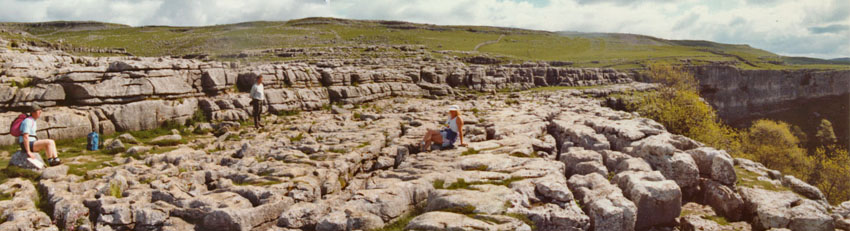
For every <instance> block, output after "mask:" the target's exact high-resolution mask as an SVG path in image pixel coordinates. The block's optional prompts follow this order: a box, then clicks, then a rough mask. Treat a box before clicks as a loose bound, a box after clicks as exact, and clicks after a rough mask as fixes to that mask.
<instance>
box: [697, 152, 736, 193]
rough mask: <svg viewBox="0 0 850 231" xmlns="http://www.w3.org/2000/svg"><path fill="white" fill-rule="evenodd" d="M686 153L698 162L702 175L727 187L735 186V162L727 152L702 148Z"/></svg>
mask: <svg viewBox="0 0 850 231" xmlns="http://www.w3.org/2000/svg"><path fill="white" fill-rule="evenodd" d="M686 153H688V154H690V155H691V157H692V158H693V159H694V161H695V162H696V164H697V166H698V167H699V173H700V175H702V176H704V177H707V178H710V179H712V180H714V181H717V182H720V183H722V184H724V185H727V186H732V185H734V184H735V181H736V180H737V175H736V174H735V168H734V161H733V160H732V156H730V155H729V154H728V153H726V151H723V150H717V149H714V148H711V147H700V148H696V149H693V150H688V151H687V152H686Z"/></svg>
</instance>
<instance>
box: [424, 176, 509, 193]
mask: <svg viewBox="0 0 850 231" xmlns="http://www.w3.org/2000/svg"><path fill="white" fill-rule="evenodd" d="M523 179H525V178H523V177H511V178H508V179H504V180H488V181H473V182H466V180H464V179H463V178H457V180H455V182H453V183H451V184H449V185H448V186H445V181H444V180H435V181H434V182H433V183H432V184H433V186H434V189H448V190H455V189H471V188H470V187H471V186H473V185H484V184H490V185H501V186H505V187H507V186H509V185H510V184H511V183H513V182H516V181H520V180H523Z"/></svg>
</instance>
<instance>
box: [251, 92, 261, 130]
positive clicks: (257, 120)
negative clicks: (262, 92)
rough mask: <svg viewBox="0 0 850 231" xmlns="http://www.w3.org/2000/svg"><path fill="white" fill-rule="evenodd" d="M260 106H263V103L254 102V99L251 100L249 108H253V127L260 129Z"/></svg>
mask: <svg viewBox="0 0 850 231" xmlns="http://www.w3.org/2000/svg"><path fill="white" fill-rule="evenodd" d="M262 105H263V101H259V100H255V99H252V100H251V106H253V108H254V113H253V115H252V117H253V118H254V127H257V128H259V127H260V113H262V112H263V108H262Z"/></svg>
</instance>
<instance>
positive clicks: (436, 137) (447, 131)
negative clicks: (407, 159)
mask: <svg viewBox="0 0 850 231" xmlns="http://www.w3.org/2000/svg"><path fill="white" fill-rule="evenodd" d="M444 125H445V128H443V129H442V130H434V129H428V131H427V132H426V133H425V137H423V138H422V143H421V144H420V145H422V150H427V149H429V148H430V147H431V144H432V143H434V144H439V145H440V146H442V147H444V148H446V147H452V146H454V143H455V141H457V140H458V139H460V146H466V143H464V142H463V119H461V118H460V107H459V106H457V105H451V106H449V119H448V120H446V123H445V124H444Z"/></svg>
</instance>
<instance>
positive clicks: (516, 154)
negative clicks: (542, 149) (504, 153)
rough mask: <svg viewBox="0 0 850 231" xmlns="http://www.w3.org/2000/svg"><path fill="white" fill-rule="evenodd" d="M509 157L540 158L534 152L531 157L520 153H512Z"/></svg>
mask: <svg viewBox="0 0 850 231" xmlns="http://www.w3.org/2000/svg"><path fill="white" fill-rule="evenodd" d="M510 156H513V157H521V158H539V157H540V156H538V155H537V153H536V152H532V153H531V155H526V154H524V153H521V152H512V153H511V154H510Z"/></svg>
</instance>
